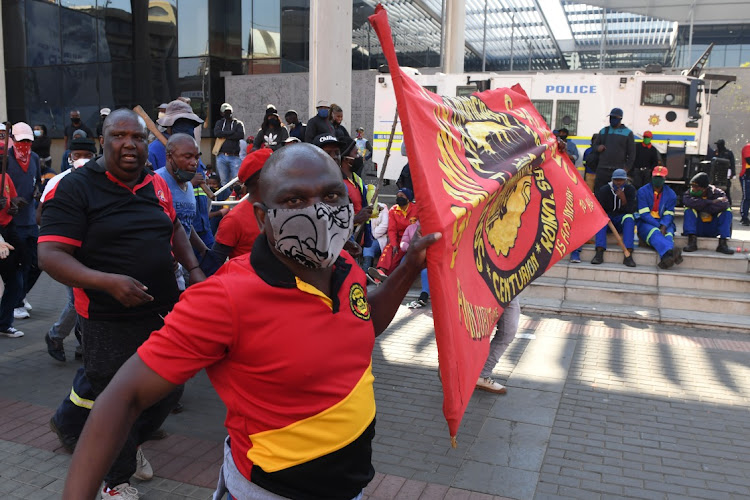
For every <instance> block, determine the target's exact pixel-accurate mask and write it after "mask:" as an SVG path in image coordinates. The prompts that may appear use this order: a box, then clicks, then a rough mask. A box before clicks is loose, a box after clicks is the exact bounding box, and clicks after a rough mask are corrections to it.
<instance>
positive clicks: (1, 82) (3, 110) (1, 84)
mask: <svg viewBox="0 0 750 500" xmlns="http://www.w3.org/2000/svg"><path fill="white" fill-rule="evenodd" d="M2 26H3V9H0V31H2ZM7 119H8V94H7V93H6V92H5V48H4V47H3V37H2V36H0V121H5V120H7Z"/></svg>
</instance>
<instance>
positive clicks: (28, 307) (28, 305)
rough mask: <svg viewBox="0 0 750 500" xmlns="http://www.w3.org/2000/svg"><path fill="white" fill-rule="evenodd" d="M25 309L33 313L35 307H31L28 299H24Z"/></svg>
mask: <svg viewBox="0 0 750 500" xmlns="http://www.w3.org/2000/svg"><path fill="white" fill-rule="evenodd" d="M23 308H24V309H26V310H27V311H31V310H32V309H34V308H33V307H31V304H29V301H28V300H26V299H23Z"/></svg>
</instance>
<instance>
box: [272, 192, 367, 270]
mask: <svg viewBox="0 0 750 500" xmlns="http://www.w3.org/2000/svg"><path fill="white" fill-rule="evenodd" d="M353 214H354V206H353V205H352V204H351V203H349V204H348V205H344V206H341V207H333V206H331V205H328V204H327V203H316V204H314V205H310V206H309V207H306V208H300V209H296V208H295V209H280V208H279V209H276V208H270V209H268V211H267V215H266V220H267V221H268V224H269V225H270V226H271V229H272V230H273V238H274V240H275V241H276V243H275V245H274V246H275V247H276V250H278V251H279V252H281V254H282V255H284V256H285V257H288V258H290V259H292V260H294V261H295V262H298V263H299V264H302V265H303V266H305V267H308V268H310V269H325V268H328V267H331V266H332V265H333V264H334V263H335V262H336V259H337V258H338V256H339V254H340V253H341V250H343V249H344V244H345V243H346V241H347V240H348V239H349V237H350V236H351V235H352V229H353V227H354V224H353V221H354V217H353Z"/></svg>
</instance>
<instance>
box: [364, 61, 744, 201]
mask: <svg viewBox="0 0 750 500" xmlns="http://www.w3.org/2000/svg"><path fill="white" fill-rule="evenodd" d="M709 52H710V48H709V50H707V51H706V54H704V56H703V57H702V58H701V59H700V60H699V62H698V63H696V65H694V66H693V68H691V69H690V70H687V71H683V73H682V74H665V73H663V72H662V71H661V68H660V67H659V66H656V67H649V68H647V69H646V70H644V71H631V72H627V73H623V72H609V73H598V72H575V71H561V72H554V73H467V74H457V75H449V74H443V73H437V74H431V75H423V74H420V73H419V72H418V71H417V70H415V69H413V68H402V69H403V70H404V71H405V72H406V73H407V74H409V75H410V76H411V77H412V78H413V79H414V80H415V81H416V82H417V83H419V84H420V85H422V86H423V87H425V88H426V89H427V90H429V91H431V92H434V93H436V94H439V95H447V96H461V95H470V94H472V93H474V92H477V91H482V90H487V89H496V88H503V87H512V86H513V85H515V84H516V83H518V84H520V85H521V87H523V89H524V91H525V92H526V94H527V95H528V96H529V98H530V99H531V101H532V103H533V104H534V106H535V107H536V109H537V110H538V111H539V113H540V114H541V115H542V116H543V117H544V119H545V120H546V121H547V124H548V125H549V126H550V128H551V129H560V128H566V129H568V132H569V136H568V140H572V141H573V143H574V144H575V145H576V146H577V147H578V150H579V153H580V157H581V158H582V157H583V152H584V151H585V150H586V148H588V147H589V146H590V144H591V136H592V135H593V134H595V133H598V132H599V131H600V130H601V129H602V128H603V127H605V126H607V125H608V124H609V121H608V117H607V114H608V113H609V111H610V110H611V109H612V108H621V109H622V110H623V111H624V117H623V123H624V124H625V125H626V126H627V127H628V128H630V129H631V130H632V131H633V134H634V136H635V138H636V142H639V141H640V140H641V139H642V137H643V133H644V132H645V131H647V130H650V131H651V132H652V133H653V139H652V144H654V145H655V147H656V148H657V149H658V151H659V152H660V153H661V155H662V162H663V164H664V165H665V166H666V167H667V169H668V171H669V176H668V177H667V182H669V183H670V184H671V185H672V187H673V188H674V189H675V190H676V191H677V193H678V195H679V194H681V193H682V191H683V190H684V189H685V186H687V183H688V181H689V179H690V178H691V177H692V176H693V175H694V174H695V172H697V171H698V170H705V171H708V172H709V174H710V175H711V177H712V180H714V181H716V183H717V184H719V185H721V184H724V183H726V166H725V165H717V163H716V162H715V161H714V162H713V164H712V163H711V162H707V163H704V164H702V165H701V163H700V162H701V160H702V159H703V158H704V157H705V156H706V154H707V152H708V148H709V129H710V104H711V96H712V95H713V94H716V93H718V91H719V90H721V89H722V88H723V87H724V86H726V85H727V84H728V83H729V82H732V81H734V79H735V77H733V76H726V75H705V74H701V75H699V73H700V71H701V69H702V67H703V63H704V62H705V60H706V59H707V56H708V54H709ZM381 71H382V70H381ZM385 71H387V69H385ZM395 110H396V98H395V95H394V92H393V85H392V82H391V78H390V75H389V74H388V73H380V74H378V75H377V76H376V81H375V120H374V128H373V140H374V142H373V149H374V152H373V158H372V161H373V162H374V163H376V164H378V165H382V162H383V159H384V156H385V150H386V145H387V143H388V137H389V135H390V131H391V126H392V124H393V116H394V114H395ZM402 139H403V137H402V133H401V124H400V122H399V123H398V125H397V127H396V134H395V135H394V142H393V146H392V148H391V157H390V159H389V161H388V165H387V170H386V172H385V178H386V179H397V178H398V176H399V174H400V172H401V169H402V168H403V166H404V165H405V164H406V162H407V161H408V160H407V158H405V157H404V156H402V154H401V147H400V146H401V143H402ZM407 154H408V152H407ZM577 166H578V167H579V170H580V171H581V172H583V167H582V165H581V159H579V161H578V162H577ZM721 167H723V168H721ZM722 176H723V179H722Z"/></svg>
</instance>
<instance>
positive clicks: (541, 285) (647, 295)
mask: <svg viewBox="0 0 750 500" xmlns="http://www.w3.org/2000/svg"><path fill="white" fill-rule="evenodd" d="M528 295H529V296H530V297H534V298H543V299H554V300H563V301H571V302H590V303H593V302H594V301H595V302H596V303H597V304H600V305H603V304H614V305H622V306H631V307H635V308H649V307H658V308H662V307H663V308H667V309H680V310H686V311H695V312H707V313H710V312H716V311H723V312H725V313H727V314H737V315H742V314H745V315H748V316H750V295H747V294H739V293H737V292H735V291H734V290H726V289H725V290H704V289H700V288H695V287H692V288H690V287H682V288H675V287H665V286H656V285H645V284H633V283H618V282H611V281H592V280H580V279H570V278H569V279H567V280H565V279H562V278H547V277H544V276H543V277H541V278H539V279H537V280H536V281H534V282H533V283H532V284H531V285H530V286H529V288H528Z"/></svg>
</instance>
